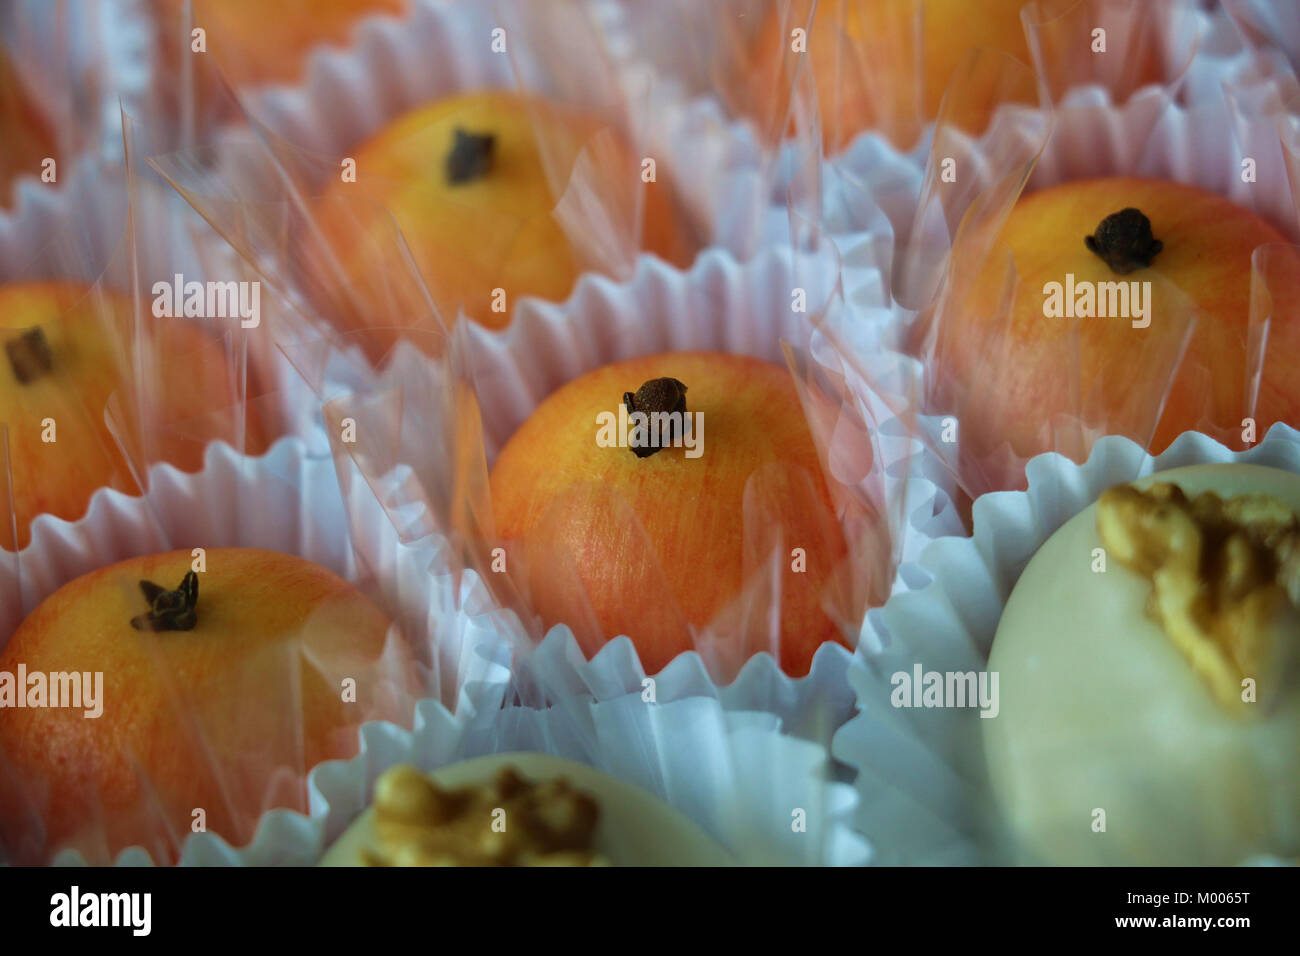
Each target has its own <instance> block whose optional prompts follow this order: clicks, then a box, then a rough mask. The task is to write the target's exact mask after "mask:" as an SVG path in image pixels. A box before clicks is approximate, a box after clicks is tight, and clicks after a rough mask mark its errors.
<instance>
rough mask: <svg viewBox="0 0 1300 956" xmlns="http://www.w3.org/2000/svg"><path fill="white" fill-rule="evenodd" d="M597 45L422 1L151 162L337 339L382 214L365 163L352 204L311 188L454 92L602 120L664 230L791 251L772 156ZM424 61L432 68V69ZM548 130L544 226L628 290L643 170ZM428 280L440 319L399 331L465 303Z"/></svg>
mask: <svg viewBox="0 0 1300 956" xmlns="http://www.w3.org/2000/svg"><path fill="white" fill-rule="evenodd" d="M507 13H508V16H507ZM496 23H506V24H507V26H506V27H503V28H502V29H507V31H508V32H507V38H508V39H507V43H508V53H494V52H493V50H492V43H493V38H492V31H493V29H495V26H494V24H496ZM584 44H585V46H584ZM603 44H604V41H603V38H602V37H601V35H600V33H599V31H598V30H597V29H596V28H595V27H594V26H593V25H592V24H591V23H590V21H589V19H588V18H587V15H586V13H585V12H584V11H583V9H582V7H581V5H580V4H575V3H574V2H572V0H546V2H544V3H542V4H540V5H538V4H518V5H516V4H515V3H513V2H510V3H504V4H502V5H501V6H500V10H499V11H497V12H494V11H493V10H492V9H491V8H490V7H484V6H478V7H474V6H472V5H470V4H467V3H460V2H458V3H448V4H442V3H438V4H434V3H418V4H416V5H415V7H414V9H413V11H412V13H411V15H410V16H409V17H408V18H406V19H405V20H403V21H401V22H396V21H393V20H391V19H388V18H374V19H369V20H366V21H364V22H363V23H362V24H360V26H359V27H358V30H357V42H356V43H355V44H354V45H353V46H352V47H351V48H349V49H347V50H322V51H320V52H318V54H317V55H315V56H314V57H313V59H312V63H311V68H310V70H309V73H308V77H307V79H306V81H305V82H304V84H303V85H302V86H301V87H298V88H294V89H284V88H277V89H268V90H253V91H242V90H241V91H237V92H238V95H239V96H241V97H242V98H243V100H244V102H245V103H246V106H247V115H248V118H249V123H248V125H247V126H246V127H243V128H238V127H230V128H226V129H222V130H219V131H216V132H215V133H214V134H213V135H212V136H211V137H210V141H209V142H208V143H207V144H206V145H205V146H202V147H200V148H196V149H190V150H179V151H175V152H172V153H170V154H167V155H162V156H158V157H155V158H154V162H155V165H156V166H157V167H158V168H159V169H160V170H161V171H162V172H163V173H164V175H165V176H166V177H167V178H168V179H169V180H170V181H171V182H172V184H173V185H174V186H175V187H176V188H177V189H178V190H179V191H180V192H181V193H182V194H183V195H184V196H185V197H186V198H187V200H189V201H190V202H191V204H193V205H194V206H195V208H197V209H198V210H199V211H200V212H201V213H202V214H203V215H204V216H205V217H206V218H208V219H209V221H210V222H212V223H213V224H214V226H215V227H216V228H217V230H218V231H219V232H220V233H221V234H222V235H223V236H225V237H226V238H227V240H228V241H230V242H231V243H232V245H234V246H235V247H236V248H237V249H239V251H240V253H241V254H242V255H243V256H244V257H245V258H246V259H247V260H248V261H249V262H250V263H252V264H253V265H254V266H255V267H256V268H257V270H258V271H259V272H260V273H262V274H263V275H265V276H267V277H268V278H271V279H272V280H273V281H275V282H277V284H279V285H280V286H281V287H283V288H285V289H294V290H295V291H297V292H298V293H300V294H301V298H302V299H303V301H304V302H308V303H311V304H312V306H313V308H314V309H315V310H316V311H318V312H320V313H323V314H324V317H325V318H326V319H328V320H331V321H333V322H335V323H336V324H338V325H339V326H341V327H342V328H344V329H345V330H348V329H353V328H357V327H360V326H366V325H372V324H373V323H371V322H370V320H369V315H370V311H371V309H370V307H371V305H372V304H373V302H374V301H375V300H376V299H383V298H384V297H386V296H388V295H389V294H390V292H391V290H390V289H389V287H388V286H387V285H386V283H387V281H388V280H387V277H386V276H385V275H383V269H380V270H379V271H378V275H377V274H376V270H375V269H374V268H371V267H370V266H369V265H368V264H362V263H358V262H357V261H356V256H357V255H358V252H357V248H358V246H359V245H363V244H364V243H365V242H366V239H367V237H368V233H369V232H370V231H372V230H374V229H376V228H380V229H382V227H380V226H376V221H377V220H378V219H382V218H383V217H382V216H380V215H377V213H376V210H375V209H374V208H373V207H374V206H376V205H377V201H376V199H374V198H371V197H370V194H369V193H368V192H367V189H368V188H369V187H368V186H367V185H366V184H367V182H368V181H365V180H364V177H365V170H364V169H361V170H358V176H359V177H360V178H359V179H358V184H359V185H358V188H357V190H356V192H355V193H353V194H351V195H349V194H348V193H347V192H346V191H340V190H339V189H336V190H335V191H334V193H333V194H331V195H329V196H323V195H322V193H323V191H324V190H325V188H326V187H327V186H328V185H329V184H330V183H335V182H336V181H337V178H338V177H339V176H340V162H341V160H342V158H344V157H347V156H350V155H353V154H354V153H355V150H356V148H357V147H358V145H359V144H360V143H362V142H363V141H364V140H365V139H366V137H367V136H369V135H371V134H373V133H374V132H375V131H376V130H378V129H380V128H381V127H383V126H384V125H385V124H387V123H388V122H390V121H392V120H393V119H395V118H396V117H397V116H398V115H400V114H402V113H403V112H404V111H406V110H408V109H410V108H412V107H416V106H419V105H421V104H425V103H429V102H431V101H434V100H436V99H438V98H440V97H445V96H448V95H450V94H453V93H457V92H461V91H473V90H490V89H495V90H513V91H517V92H522V93H526V94H527V93H537V94H539V95H540V96H541V97H543V98H545V102H547V103H550V104H553V105H558V106H560V107H568V108H572V109H576V110H578V111H579V112H583V113H586V114H588V115H590V116H592V117H594V118H597V119H599V120H600V121H601V122H603V123H605V124H606V125H607V127H608V128H609V129H612V130H613V131H615V132H616V133H617V134H618V135H619V136H621V137H623V138H625V139H626V141H627V148H626V149H625V150H624V151H623V152H624V153H626V156H624V157H623V158H624V159H626V158H627V157H628V156H634V157H638V160H637V161H638V163H639V162H640V159H639V157H653V158H654V159H655V160H656V163H657V176H658V177H659V179H660V180H662V181H663V183H664V185H665V186H666V185H667V182H668V181H669V180H671V182H672V184H673V185H672V188H673V189H674V190H675V191H676V193H677V200H678V201H679V205H681V206H682V207H683V209H684V210H685V211H684V212H683V214H682V215H681V216H678V217H676V218H677V219H679V220H681V222H682V223H684V224H685V225H686V226H687V227H689V230H690V231H693V232H695V233H696V235H695V237H694V240H693V244H694V245H695V248H696V249H698V248H700V247H702V245H703V243H704V242H706V241H713V242H718V243H722V244H724V245H726V246H727V247H728V248H730V249H731V250H732V251H734V252H736V253H737V254H739V255H742V256H743V255H748V254H750V253H751V252H752V251H753V250H754V249H756V248H758V246H760V245H761V244H763V243H764V242H765V241H768V240H769V239H771V238H772V237H773V236H774V235H775V236H776V237H777V238H778V240H780V241H788V236H787V235H786V233H787V227H786V225H785V216H784V214H783V210H782V209H781V207H780V204H779V202H778V203H777V204H776V205H775V207H774V205H773V202H772V201H771V197H770V195H769V192H770V189H771V187H772V182H773V179H774V176H775V168H776V163H777V157H775V156H774V155H768V154H767V153H765V152H764V151H763V150H761V149H760V148H759V147H758V146H757V144H756V143H755V142H754V140H753V137H752V136H751V135H750V134H749V132H748V131H747V130H746V129H745V128H744V127H743V126H740V127H737V126H732V125H728V124H727V122H726V119H725V117H724V116H723V115H722V114H721V113H720V111H719V109H718V106H717V104H716V103H714V102H712V101H710V100H708V99H700V100H689V101H688V100H685V99H683V98H682V97H681V96H680V95H679V93H678V92H677V91H676V89H675V87H674V86H673V84H672V83H671V82H669V81H667V80H664V79H663V78H658V77H648V76H646V75H645V74H644V73H641V72H638V71H637V70H636V68H635V64H631V65H627V64H621V63H619V62H617V61H616V58H615V56H614V54H612V53H610V52H609V51H608V50H606V49H604V45H603ZM575 46H577V47H578V49H576V50H575V49H574V48H575ZM431 51H441V52H442V55H441V56H439V57H433V55H432V54H431ZM431 57H432V61H433V62H436V63H437V64H438V67H439V68H438V69H436V70H431V69H430V68H429V66H428V64H429V63H430V62H431ZM535 102H537V101H535ZM340 104H349V105H350V106H351V108H340ZM547 108H549V107H547ZM530 109H534V110H537V109H540V107H537V106H531V107H530ZM553 125H554V124H553V123H548V122H546V117H545V116H543V115H541V113H538V115H537V116H535V117H534V123H533V127H534V131H535V133H536V135H538V137H539V151H540V153H541V154H542V156H543V166H544V167H545V172H546V174H547V180H548V185H549V187H550V189H551V191H552V194H553V195H554V196H555V198H556V207H555V209H554V211H553V212H552V213H551V215H552V216H553V218H554V219H555V220H556V221H557V223H558V224H559V225H560V226H561V227H562V229H563V230H564V232H565V234H566V235H567V236H568V238H569V240H570V242H571V243H573V244H574V246H575V248H576V250H577V259H578V262H579V264H580V265H581V266H582V267H583V268H584V269H590V270H595V271H599V272H602V273H603V274H607V275H611V276H614V277H623V278H626V277H627V276H629V275H631V274H632V272H633V270H634V268H635V259H636V257H637V255H638V254H639V252H640V250H641V248H642V246H641V228H642V220H643V218H644V213H645V210H644V209H643V208H642V207H643V204H644V202H645V195H646V194H645V192H644V186H643V184H642V181H641V172H642V171H641V169H640V166H639V165H638V166H637V168H636V169H631V168H630V167H629V168H628V169H627V170H623V169H622V167H621V166H619V165H618V163H620V162H622V159H618V157H615V156H614V153H615V152H617V150H615V149H614V147H613V146H612V145H611V143H610V142H609V141H608V140H609V136H608V134H607V133H601V134H599V135H597V136H595V137H593V138H591V139H590V140H589V141H587V142H586V143H584V144H583V148H582V150H581V152H580V153H579V155H578V156H576V157H574V156H573V155H572V153H573V150H574V148H575V147H574V146H573V144H571V143H570V144H567V145H566V144H563V143H559V142H558V139H559V137H558V136H556V135H554V134H550V133H548V132H547V130H549V129H550V128H551V127H552V126H553ZM615 160H617V162H616V161H615ZM622 173H627V175H622ZM363 187H365V188H363ZM427 198H428V200H429V202H430V204H431V206H430V209H431V210H432V211H431V212H430V213H429V216H430V217H431V218H437V217H438V216H439V215H442V214H445V215H447V216H448V217H451V218H450V219H449V221H453V222H454V221H457V220H456V218H455V217H456V216H460V217H463V216H464V215H465V212H464V210H463V209H462V207H460V206H459V204H456V203H452V202H450V201H448V200H446V199H440V198H437V197H435V196H433V195H430V196H428V197H427ZM439 209H441V210H442V212H441V213H440V212H438V210H439ZM500 218H501V223H500V230H499V231H500V233H501V241H500V242H499V243H498V245H499V247H500V248H499V249H497V250H495V252H493V253H492V254H493V255H497V256H498V262H499V264H500V266H499V268H498V269H497V272H498V273H500V272H501V270H502V269H503V268H504V267H506V266H507V265H509V263H511V262H513V261H514V260H513V259H512V258H511V257H512V256H514V255H515V252H514V251H513V247H514V237H515V236H516V235H517V234H519V231H520V230H521V229H525V228H530V225H529V224H530V223H534V224H535V220H532V219H520V220H518V221H514V220H511V219H510V217H509V216H508V215H505V214H502V215H501V217H500ZM688 220H689V222H687V221H688ZM452 241H454V237H453V240H452ZM658 251H659V252H660V253H662V254H664V255H666V256H669V257H671V258H673V259H674V261H677V260H680V261H688V258H689V256H688V255H687V253H686V251H685V249H684V247H683V246H682V245H681V244H680V243H677V244H676V245H673V246H672V248H671V249H668V250H665V249H659V250H658ZM405 257H406V258H407V259H409V258H410V253H409V252H407V253H405ZM366 262H367V263H369V260H368V259H367V260H366ZM394 266H395V264H394V263H389V264H388V267H389V268H393V267H394ZM397 267H398V268H400V265H399V266H397ZM424 279H425V282H426V284H427V289H426V290H424V291H423V293H422V298H424V299H430V300H431V301H433V302H434V303H435V304H436V306H437V309H436V311H437V312H439V313H440V314H441V315H442V317H443V318H442V320H441V321H437V320H433V319H426V318H424V317H421V319H419V320H414V319H412V320H408V323H407V324H409V325H412V326H414V327H416V328H419V329H424V330H428V331H437V330H438V329H439V328H443V327H446V326H449V325H450V324H451V321H452V318H453V317H454V316H455V315H456V313H457V311H458V310H459V307H460V306H461V305H462V304H463V303H461V302H460V301H459V299H458V293H455V292H454V291H452V292H447V291H444V290H440V289H439V287H438V282H437V281H436V277H433V276H425V277H424ZM491 286H492V283H488V285H487V286H485V290H486V289H487V288H489V287H491ZM486 297H487V296H486V291H485V294H484V299H485V300H486ZM514 298H517V297H514ZM515 304H516V302H514V301H511V302H508V303H507V309H508V310H510V309H513V307H514V305H515ZM388 311H391V312H393V313H397V312H399V311H400V310H397V309H392V310H388ZM415 311H420V312H423V311H424V310H423V308H422V307H421V308H419V309H417V310H415ZM421 322H423V323H424V324H420V323H421Z"/></svg>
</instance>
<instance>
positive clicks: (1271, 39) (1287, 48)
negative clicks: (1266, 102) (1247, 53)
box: [1223, 0, 1300, 74]
mask: <svg viewBox="0 0 1300 956" xmlns="http://www.w3.org/2000/svg"><path fill="white" fill-rule="evenodd" d="M1223 10H1224V13H1225V14H1226V15H1227V17H1228V18H1230V19H1231V20H1232V22H1233V25H1234V26H1235V27H1236V28H1237V29H1238V30H1239V31H1240V32H1241V35H1242V36H1243V37H1244V38H1245V40H1246V41H1247V42H1248V43H1249V44H1251V45H1252V46H1253V47H1255V48H1256V49H1260V50H1274V51H1277V52H1278V53H1280V54H1281V55H1283V56H1285V57H1286V59H1287V61H1288V62H1289V63H1290V66H1291V72H1292V73H1296V74H1300V8H1298V7H1296V6H1295V4H1288V3H1274V2H1272V0H1223Z"/></svg>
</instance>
